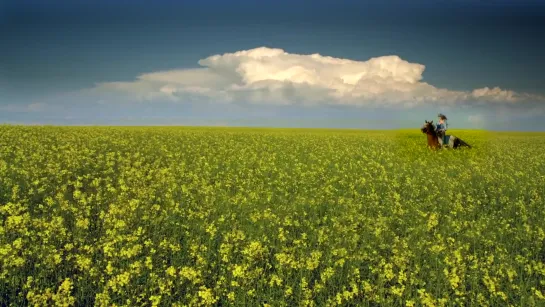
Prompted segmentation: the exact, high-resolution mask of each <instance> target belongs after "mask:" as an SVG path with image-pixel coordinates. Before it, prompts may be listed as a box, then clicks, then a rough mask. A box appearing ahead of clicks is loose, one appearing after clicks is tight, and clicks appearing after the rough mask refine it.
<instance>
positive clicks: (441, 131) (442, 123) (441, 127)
mask: <svg viewBox="0 0 545 307" xmlns="http://www.w3.org/2000/svg"><path fill="white" fill-rule="evenodd" d="M437 117H439V122H438V123H437V126H436V127H435V130H436V132H437V138H438V141H439V145H440V146H441V147H443V143H446V140H445V136H446V134H445V132H446V131H447V129H448V124H447V117H446V116H445V115H443V114H441V113H439V114H438V115H437Z"/></svg>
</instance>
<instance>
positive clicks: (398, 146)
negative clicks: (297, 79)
mask: <svg viewBox="0 0 545 307" xmlns="http://www.w3.org/2000/svg"><path fill="white" fill-rule="evenodd" d="M449 132H450V133H452V134H454V135H456V136H458V137H460V138H462V139H463V140H465V141H466V142H468V143H469V144H471V145H473V148H472V149H461V150H441V151H437V152H432V151H430V150H428V149H427V148H426V137H425V135H423V134H422V133H421V132H420V131H419V127H417V128H415V129H414V130H404V131H358V130H319V129H257V128H256V129H250V128H197V127H193V128H192V127H183V128H182V127H40V126H36V127H23V126H9V125H3V126H0V222H1V224H0V305H2V306H26V305H32V306H52V305H60V306H545V134H539V133H490V132H489V133H486V132H483V131H462V130H459V131H455V130H453V131H449Z"/></svg>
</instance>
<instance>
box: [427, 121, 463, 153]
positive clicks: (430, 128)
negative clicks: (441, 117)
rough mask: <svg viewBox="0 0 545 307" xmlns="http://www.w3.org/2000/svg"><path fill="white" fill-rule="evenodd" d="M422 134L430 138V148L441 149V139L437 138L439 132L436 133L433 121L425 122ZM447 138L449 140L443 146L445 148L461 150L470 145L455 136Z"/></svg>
mask: <svg viewBox="0 0 545 307" xmlns="http://www.w3.org/2000/svg"><path fill="white" fill-rule="evenodd" d="M420 130H421V131H422V133H425V134H426V136H427V137H428V147H430V148H432V149H439V148H441V145H440V144H439V139H438V138H437V131H435V126H434V125H433V120H432V121H431V122H429V121H427V120H426V121H425V124H424V125H423V126H422V129H420ZM446 138H447V139H448V140H447V141H446V143H445V144H443V146H444V147H450V148H454V149H457V148H460V147H462V146H465V147H469V148H471V146H469V144H468V143H466V142H464V141H462V139H460V138H458V137H455V136H454V135H447V136H446Z"/></svg>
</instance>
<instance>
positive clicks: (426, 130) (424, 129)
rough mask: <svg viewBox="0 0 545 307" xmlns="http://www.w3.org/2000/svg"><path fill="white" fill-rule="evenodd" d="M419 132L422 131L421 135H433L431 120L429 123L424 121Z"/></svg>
mask: <svg viewBox="0 0 545 307" xmlns="http://www.w3.org/2000/svg"><path fill="white" fill-rule="evenodd" d="M420 130H421V131H422V133H426V134H430V133H434V132H435V127H434V126H433V120H432V121H431V122H429V121H427V120H426V121H425V123H424V125H423V126H422V128H421V129H420Z"/></svg>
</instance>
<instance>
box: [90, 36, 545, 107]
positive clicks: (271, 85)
mask: <svg viewBox="0 0 545 307" xmlns="http://www.w3.org/2000/svg"><path fill="white" fill-rule="evenodd" d="M199 64H200V65H201V66H203V67H202V68H197V69H180V70H171V71H160V72H153V73H146V74H143V75H140V76H138V77H137V79H136V80H135V81H131V82H108V83H100V84H97V87H96V88H95V89H94V90H95V91H99V92H111V91H114V92H120V93H124V94H128V95H130V96H131V97H133V98H135V99H138V100H154V99H167V100H172V101H182V102H183V101H194V100H203V99H204V100H209V101H215V102H249V103H271V104H294V103H299V104H342V105H374V106H376V105H381V106H405V107H412V106H417V105H422V104H425V103H428V104H429V103H433V104H452V103H472V102H486V103H516V102H523V101H529V100H531V101H545V98H544V97H542V96H536V95H529V94H525V93H516V92H514V91H511V90H504V89H500V88H498V87H494V88H488V87H485V88H481V89H475V90H472V91H452V90H449V89H443V88H437V87H434V86H433V85H430V84H428V83H426V82H423V81H422V79H423V78H422V74H423V72H424V70H425V66H424V65H422V64H418V63H410V62H408V61H405V60H403V59H401V58H400V57H398V56H395V55H389V56H382V57H376V58H371V59H369V60H367V61H354V60H349V59H340V58H333V57H328V56H322V55H319V54H310V55H301V54H292V53H288V52H286V51H284V50H282V49H274V48H266V47H261V48H256V49H251V50H244V51H238V52H235V53H226V54H223V55H214V56H210V57H208V58H205V59H202V60H200V61H199Z"/></svg>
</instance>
